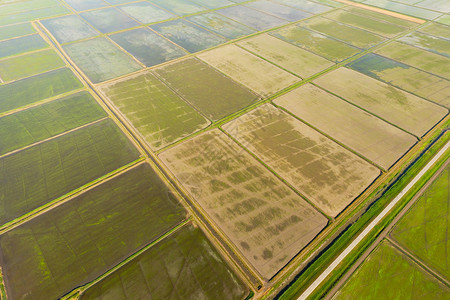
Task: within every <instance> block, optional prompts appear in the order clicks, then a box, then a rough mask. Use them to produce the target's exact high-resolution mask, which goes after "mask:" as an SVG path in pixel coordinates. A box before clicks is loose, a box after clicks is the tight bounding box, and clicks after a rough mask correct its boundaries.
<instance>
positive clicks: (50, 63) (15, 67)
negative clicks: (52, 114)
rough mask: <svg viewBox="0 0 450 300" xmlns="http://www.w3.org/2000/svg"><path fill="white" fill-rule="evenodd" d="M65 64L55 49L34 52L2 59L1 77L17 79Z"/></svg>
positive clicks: (0, 62) (7, 79)
mask: <svg viewBox="0 0 450 300" xmlns="http://www.w3.org/2000/svg"><path fill="white" fill-rule="evenodd" d="M63 66H65V62H64V61H63V60H62V59H61V57H59V55H58V54H57V53H56V52H55V51H53V50H45V51H39V52H33V53H30V54H26V55H21V56H17V57H13V58H10V59H4V60H0V77H1V78H2V80H3V81H11V80H17V79H21V78H24V77H28V76H31V75H35V74H39V73H43V72H46V71H50V70H54V69H57V68H61V67H63Z"/></svg>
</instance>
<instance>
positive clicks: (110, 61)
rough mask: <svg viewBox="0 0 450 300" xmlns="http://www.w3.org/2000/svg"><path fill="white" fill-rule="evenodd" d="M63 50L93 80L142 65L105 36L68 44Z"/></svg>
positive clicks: (102, 79)
mask: <svg viewBox="0 0 450 300" xmlns="http://www.w3.org/2000/svg"><path fill="white" fill-rule="evenodd" d="M64 50H65V51H66V52H67V54H68V55H69V56H70V58H71V59H72V60H73V61H74V62H75V64H76V65H77V66H78V67H79V68H80V69H81V70H82V71H83V72H84V73H85V74H86V76H87V77H88V78H89V79H90V80H91V81H92V82H93V83H99V82H101V81H105V80H109V79H112V78H115V77H119V76H122V75H125V74H128V73H132V72H134V71H137V70H139V69H141V68H142V67H141V66H140V65H139V64H138V63H137V62H136V61H134V60H133V59H132V58H131V57H130V56H128V55H127V54H126V53H125V52H123V51H122V50H121V49H120V48H119V47H117V46H116V45H114V44H113V43H112V42H110V41H109V40H108V39H107V38H105V37H100V38H94V39H91V40H87V41H84V42H78V43H73V44H68V45H66V46H64Z"/></svg>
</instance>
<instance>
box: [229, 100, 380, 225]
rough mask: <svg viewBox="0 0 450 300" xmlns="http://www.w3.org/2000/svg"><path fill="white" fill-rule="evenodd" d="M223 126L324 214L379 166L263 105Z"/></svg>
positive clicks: (337, 209)
mask: <svg viewBox="0 0 450 300" xmlns="http://www.w3.org/2000/svg"><path fill="white" fill-rule="evenodd" d="M224 129H225V130H226V131H227V132H228V133H229V134H230V135H231V136H232V137H234V138H235V139H236V140H237V141H238V142H239V143H241V144H242V145H244V146H245V147H246V148H247V149H249V150H250V151H251V152H252V153H254V154H255V155H256V156H257V157H259V158H260V159H261V160H262V161H263V162H264V163H265V164H267V165H268V166H269V167H270V168H271V169H272V170H274V171H275V172H276V173H277V174H279V175H280V176H281V177H282V178H283V179H285V180H286V181H287V182H289V183H290V184H291V185H292V186H293V187H294V188H295V189H296V190H297V191H299V192H300V193H301V194H302V195H303V196H304V197H306V199H308V200H309V201H310V202H312V203H313V204H314V205H315V206H316V207H318V208H320V209H321V210H322V211H323V212H325V214H327V215H328V216H331V217H336V216H337V215H339V214H340V213H341V211H342V210H343V209H345V208H346V207H347V206H348V205H349V204H350V203H351V202H352V201H353V200H354V199H355V198H356V197H357V196H358V195H359V194H360V193H362V192H363V191H364V190H365V189H366V188H367V187H368V186H369V185H370V184H371V183H372V182H373V181H374V180H375V178H377V177H378V175H379V174H380V170H378V169H377V168H375V167H374V166H372V165H370V164H369V163H368V162H366V161H364V160H363V159H361V158H359V157H358V156H356V155H355V154H353V153H352V152H350V151H348V150H346V149H344V148H343V147H341V146H339V145H338V144H336V143H334V142H333V141H331V140H330V139H328V138H327V137H325V136H323V135H322V134H320V133H319V132H317V131H315V130H314V129H312V128H310V127H309V126H307V125H305V124H304V123H302V122H300V121H298V120H296V119H295V118H294V117H292V116H290V115H289V114H287V113H285V112H283V111H281V110H279V109H277V108H275V107H274V106H273V105H270V104H266V105H263V106H260V107H258V108H257V109H255V110H253V111H251V112H249V113H247V114H245V115H243V116H241V117H239V118H238V119H235V120H233V121H231V122H230V123H228V124H226V125H225V126H224Z"/></svg>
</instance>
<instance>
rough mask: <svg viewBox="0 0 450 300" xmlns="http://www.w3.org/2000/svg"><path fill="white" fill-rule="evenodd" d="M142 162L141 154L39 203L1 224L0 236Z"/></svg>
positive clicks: (143, 161) (143, 160)
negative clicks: (37, 205)
mask: <svg viewBox="0 0 450 300" xmlns="http://www.w3.org/2000/svg"><path fill="white" fill-rule="evenodd" d="M144 163H146V161H145V158H144V157H142V156H141V157H140V158H138V159H136V160H134V161H132V162H130V163H128V164H126V165H124V166H122V167H120V168H117V169H115V170H113V171H111V172H109V173H107V174H105V175H103V176H101V177H99V178H96V179H94V180H92V181H91V182H88V183H86V184H84V185H82V186H81V187H79V188H77V189H74V190H72V191H68V192H67V193H65V194H63V195H61V196H59V197H57V198H55V199H53V200H51V201H50V202H48V203H45V204H43V205H41V206H40V207H38V208H36V209H34V210H32V211H30V212H28V213H26V214H24V215H22V216H20V217H18V218H16V219H14V220H11V221H9V222H7V223H5V224H3V225H1V226H0V236H1V235H2V234H4V233H6V232H8V231H11V230H13V229H14V228H16V227H19V226H20V225H22V224H23V223H26V222H28V221H30V220H32V219H34V218H36V217H38V216H40V215H41V214H43V213H45V212H47V211H50V210H52V209H54V208H56V207H58V206H60V205H63V204H64V203H66V202H69V201H71V200H72V199H74V198H76V197H78V196H80V195H82V194H84V193H86V192H88V191H89V190H92V189H94V188H96V187H97V186H99V185H101V184H103V183H105V182H107V181H109V180H111V179H114V178H115V177H117V176H119V175H121V174H123V173H125V172H128V171H130V170H132V169H134V168H135V167H137V166H139V165H141V164H144Z"/></svg>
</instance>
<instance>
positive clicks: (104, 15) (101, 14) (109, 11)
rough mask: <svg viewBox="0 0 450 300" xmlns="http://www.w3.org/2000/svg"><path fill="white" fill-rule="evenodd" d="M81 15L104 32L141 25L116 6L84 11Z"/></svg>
mask: <svg viewBox="0 0 450 300" xmlns="http://www.w3.org/2000/svg"><path fill="white" fill-rule="evenodd" d="M80 16H81V17H82V18H83V19H85V20H86V21H88V22H89V23H90V24H91V25H92V26H94V27H95V28H97V29H98V30H99V31H100V32H102V33H110V32H114V31H119V30H123V29H128V28H131V27H135V26H138V25H139V23H138V22H136V21H134V20H133V19H132V18H130V17H128V16H127V15H126V14H124V13H123V12H122V11H120V10H118V9H117V8H114V7H110V8H105V9H99V10H93V11H88V12H84V13H81V14H80Z"/></svg>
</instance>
